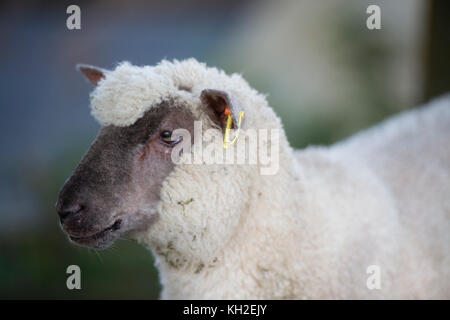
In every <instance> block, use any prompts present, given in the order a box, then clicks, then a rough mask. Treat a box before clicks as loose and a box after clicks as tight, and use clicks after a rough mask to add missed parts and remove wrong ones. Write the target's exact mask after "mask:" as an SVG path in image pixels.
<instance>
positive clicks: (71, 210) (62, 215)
mask: <svg viewBox="0 0 450 320" xmlns="http://www.w3.org/2000/svg"><path fill="white" fill-rule="evenodd" d="M84 209H85V207H84V206H83V205H81V204H78V203H77V204H74V205H70V206H66V207H62V208H60V210H59V211H58V214H59V219H60V221H61V223H63V222H64V220H66V218H67V217H69V216H70V215H74V214H76V213H79V212H81V211H83V210H84Z"/></svg>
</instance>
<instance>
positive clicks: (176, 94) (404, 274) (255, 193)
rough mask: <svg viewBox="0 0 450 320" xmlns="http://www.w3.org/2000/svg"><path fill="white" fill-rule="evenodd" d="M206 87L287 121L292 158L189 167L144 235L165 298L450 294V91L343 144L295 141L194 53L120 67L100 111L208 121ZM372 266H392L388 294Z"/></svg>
mask: <svg viewBox="0 0 450 320" xmlns="http://www.w3.org/2000/svg"><path fill="white" fill-rule="evenodd" d="M206 88H212V89H219V90H224V91H226V92H231V93H232V94H233V95H234V96H236V97H237V99H239V101H240V103H241V104H242V106H243V107H244V108H245V110H246V120H247V123H246V128H277V129H280V149H279V150H280V155H279V162H280V168H279V170H278V172H277V173H276V174H274V175H261V174H260V173H259V170H258V169H259V165H215V164H203V165H189V164H180V165H177V166H176V167H175V170H174V171H173V172H172V173H171V174H170V175H169V176H168V177H167V178H166V180H165V181H164V183H163V187H162V190H161V200H160V203H159V205H158V212H159V220H158V222H157V223H155V224H154V225H153V226H152V227H151V228H150V229H149V230H147V231H143V232H139V233H136V234H135V235H134V237H135V238H136V239H137V240H138V241H139V242H140V243H143V244H144V245H146V246H148V247H149V248H150V249H151V250H152V251H153V252H154V254H155V257H156V265H157V267H158V268H159V270H160V277H161V283H162V285H163V292H162V298H166V299H206V298H207V299H306V298H314V299H317V298H326V299H337V298H344V299H346V298H362V299H366V298H369V299H370V298H450V268H449V265H450V197H449V192H450V97H448V96H447V97H443V98H441V99H439V100H436V101H433V102H432V103H430V104H429V105H428V106H426V107H424V108H422V109H417V110H413V111H409V112H405V113H402V114H400V115H397V116H395V117H393V118H392V119H390V120H388V121H386V122H384V123H382V124H380V125H378V126H376V127H374V128H372V129H370V130H367V131H365V132H362V133H360V134H358V135H356V136H355V137H352V138H350V139H348V140H346V141H343V142H341V143H338V144H336V145H333V146H330V147H309V148H307V149H305V150H301V151H294V150H292V148H291V147H290V146H289V144H288V142H287V139H286V137H285V135H284V131H283V130H282V125H281V122H280V120H279V118H278V117H277V116H276V115H275V113H274V112H273V111H272V109H271V108H270V107H269V106H268V104H267V101H266V99H265V97H264V96H263V95H261V94H259V93H257V92H256V91H255V90H253V89H252V88H251V87H250V86H249V85H248V84H247V82H246V81H245V80H243V78H242V77H241V76H240V75H237V74H233V75H231V76H227V75H226V74H225V73H224V72H223V71H219V70H217V69H215V68H208V67H206V66H205V65H204V64H201V63H198V62H197V61H195V60H194V59H189V60H185V61H181V62H180V61H174V62H168V61H163V62H161V63H160V64H158V65H157V66H155V67H148V66H145V67H137V66H133V65H131V64H129V63H122V64H120V65H119V66H118V67H117V68H116V69H115V70H114V71H112V72H111V73H109V74H108V76H107V77H106V79H104V80H102V81H101V82H100V83H99V86H98V87H97V88H96V89H95V91H94V92H93V94H92V114H93V115H94V116H95V117H96V119H97V120H98V121H99V122H100V123H101V124H102V125H109V124H113V125H116V126H128V125H131V124H133V123H134V122H135V121H136V120H137V119H139V118H140V117H141V116H142V115H143V113H144V112H145V111H146V110H148V109H149V108H151V107H152V106H154V105H156V104H158V103H160V102H161V101H163V100H166V99H167V100H170V101H172V100H175V101H178V102H182V103H183V105H185V107H186V108H189V109H190V110H191V111H192V112H193V114H194V115H195V117H196V118H197V119H202V120H205V122H204V128H203V129H204V130H206V129H208V128H214V125H213V124H212V123H211V122H210V121H208V118H207V116H206V114H205V112H204V110H203V109H202V105H201V102H200V92H201V91H202V90H203V89H206ZM212 132H213V135H214V134H216V135H219V136H220V135H221V134H222V133H221V132H220V130H218V129H217V130H216V131H212ZM272 142H273V141H271V137H266V138H265V139H263V143H265V144H268V145H271V144H272ZM370 265H378V266H379V267H380V270H381V289H380V290H377V289H375V290H369V289H368V288H367V286H366V281H367V278H368V277H369V276H370V275H369V274H367V273H366V270H367V267H369V266H370Z"/></svg>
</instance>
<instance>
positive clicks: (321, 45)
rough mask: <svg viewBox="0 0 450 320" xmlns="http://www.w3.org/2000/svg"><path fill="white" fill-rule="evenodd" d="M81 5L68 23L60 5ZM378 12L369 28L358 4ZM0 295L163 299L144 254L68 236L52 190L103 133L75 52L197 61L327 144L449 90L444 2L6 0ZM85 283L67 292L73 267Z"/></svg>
mask: <svg viewBox="0 0 450 320" xmlns="http://www.w3.org/2000/svg"><path fill="white" fill-rule="evenodd" d="M70 4H77V5H79V6H80V8H81V30H68V29H67V28H66V19H67V17H68V16H69V15H68V14H67V13H66V8H67V6H68V5H70ZM371 4H376V5H378V6H379V7H380V9H381V29H380V30H369V29H368V28H367V27H366V19H367V18H368V16H369V14H367V13H366V9H367V7H368V6H369V5H371ZM0 35H1V39H2V41H1V47H0V48H1V49H0V106H1V116H0V153H1V158H0V178H1V179H0V298H8V299H11V298H44V299H48V298H51V299H55V298H62V299H70V298H78V299H90V298H100V299H106V298H117V299H130V298H144V299H152V298H158V296H159V292H160V289H161V287H160V284H159V281H158V274H157V270H156V269H155V268H154V266H153V258H152V256H151V254H150V252H149V251H148V250H146V249H145V248H143V247H141V246H139V245H137V244H135V243H134V242H132V241H130V240H120V241H118V242H117V243H116V244H115V245H114V246H113V247H112V248H110V249H108V250H106V251H95V250H88V249H83V248H79V247H75V246H74V245H71V244H70V243H69V242H68V241H67V239H66V237H65V236H64V235H63V233H62V232H61V230H60V228H59V225H58V219H57V215H56V212H55V209H54V204H55V202H56V198H57V194H58V191H59V188H60V187H61V186H62V184H63V183H64V181H65V179H66V178H67V177H68V176H69V175H70V173H71V172H72V170H73V169H74V168H75V166H76V165H77V163H78V161H79V160H80V159H81V157H82V155H83V153H84V152H85V151H86V150H87V148H88V147H89V145H90V143H91V141H92V140H93V138H94V137H95V135H96V132H97V130H98V129H99V126H98V124H97V123H96V122H95V120H94V119H93V118H92V117H91V116H90V115H89V107H88V105H89V98H88V94H89V92H90V91H91V90H92V87H91V86H90V85H89V84H88V83H87V82H86V81H84V79H83V78H82V77H81V75H80V74H78V73H77V72H76V70H75V64H76V63H79V62H84V63H89V64H93V65H97V66H101V67H104V68H113V67H114V66H115V65H116V64H117V62H119V61H123V60H128V61H130V62H132V63H133V64H137V65H152V64H155V63H157V62H158V61H160V60H161V59H163V58H166V59H174V58H176V59H184V58H188V57H195V58H197V59H198V60H200V61H204V62H206V63H207V64H208V65H211V66H217V67H219V68H222V69H224V70H225V71H226V72H228V73H231V72H240V73H243V75H244V77H245V78H246V79H247V80H248V81H249V83H250V84H251V85H252V86H253V87H254V88H256V89H257V90H258V91H260V92H263V93H267V94H268V100H269V103H270V105H271V106H272V107H273V108H274V109H275V110H276V112H277V113H278V114H279V115H280V117H281V118H282V120H283V123H284V125H285V129H286V131H287V135H288V138H289V140H290V142H291V144H292V145H293V146H294V147H297V148H303V147H305V146H307V145H310V144H330V143H333V142H335V141H337V140H340V139H343V138H345V137H347V136H349V135H351V134H353V133H355V132H357V131H359V130H361V129H364V128H367V127H369V126H371V125H372V124H374V123H377V122H379V121H380V120H382V119H384V118H386V117H388V116H389V115H392V114H395V113H398V112H400V111H402V110H405V109H409V108H414V107H417V106H418V105H420V104H421V103H424V102H426V101H429V100H430V99H432V98H433V97H436V96H439V95H441V94H443V93H445V92H448V91H450V2H449V1H445V0H441V1H422V0H396V1H388V0H387V1H378V0H370V1H366V0H363V1H361V0H327V1H313V0H309V1H295V0H293V1H268V0H266V1H256V0H253V1H242V0H241V1H238V0H220V1H219V0H215V1H206V0H204V1H203V0H184V1H172V0H165V1H162V0H161V1H145V2H143V1H72V2H64V1H58V2H56V1H55V2H46V1H2V2H0ZM71 264H76V265H79V266H80V267H81V270H82V271H81V275H82V284H81V285H82V290H72V291H70V290H68V289H67V288H66V279H67V276H68V275H67V274H66V273H65V272H66V268H67V266H68V265H71Z"/></svg>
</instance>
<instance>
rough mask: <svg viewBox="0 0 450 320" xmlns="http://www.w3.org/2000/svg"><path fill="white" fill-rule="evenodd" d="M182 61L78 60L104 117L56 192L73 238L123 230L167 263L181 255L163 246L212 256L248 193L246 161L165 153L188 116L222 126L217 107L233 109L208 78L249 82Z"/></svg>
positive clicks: (110, 236) (92, 240)
mask: <svg viewBox="0 0 450 320" xmlns="http://www.w3.org/2000/svg"><path fill="white" fill-rule="evenodd" d="M189 63H190V64H195V68H191V69H190V70H189V68H188V67H186V66H181V67H180V66H179V65H178V69H177V66H176V65H174V64H170V63H168V62H166V65H163V67H165V68H163V67H161V65H160V66H157V67H155V69H152V70H150V69H146V68H148V67H142V68H140V67H134V66H131V65H129V64H122V65H120V66H119V67H118V68H117V69H116V70H115V71H111V72H108V71H105V70H102V69H99V68H95V67H91V66H81V67H80V70H81V71H82V73H83V74H84V75H85V76H86V77H87V78H88V79H89V80H90V81H91V82H92V83H93V84H94V85H96V86H97V87H96V90H94V92H93V94H92V97H91V98H92V113H93V115H94V116H95V117H96V118H97V120H99V122H100V123H101V124H102V127H101V129H100V133H99V134H98V136H97V138H96V140H95V141H94V143H93V144H92V145H91V147H90V149H89V150H88V152H87V154H86V155H85V156H84V158H83V159H82V160H81V162H80V164H79V165H78V167H77V168H76V169H75V171H74V173H73V174H72V176H71V177H70V178H69V179H68V180H67V181H66V183H65V185H64V186H63V188H62V189H61V191H60V194H59V198H58V202H57V211H58V213H59V216H60V221H61V225H62V228H63V230H64V231H65V232H66V233H67V234H68V235H69V237H70V239H71V240H72V241H73V242H75V243H77V244H81V245H85V246H89V247H95V248H105V247H108V246H109V245H111V244H112V243H113V242H114V241H115V240H116V239H118V238H119V237H120V236H121V235H124V234H129V235H131V236H132V237H134V238H137V239H138V240H141V241H142V242H144V243H146V244H148V245H149V246H151V247H153V249H155V251H156V252H160V253H162V254H163V255H164V256H165V257H166V258H168V259H172V260H173V261H172V260H171V261H172V262H171V263H175V262H174V261H179V260H180V259H185V258H186V257H184V258H182V257H180V256H173V255H172V257H170V254H168V253H167V251H171V252H172V253H173V252H178V253H180V252H182V253H185V256H186V255H187V256H189V255H197V253H198V252H199V251H201V252H202V253H201V254H202V255H203V256H205V255H206V256H208V257H211V256H212V255H213V254H214V251H216V250H217V249H218V247H219V246H220V244H222V243H224V241H226V240H227V239H229V238H230V237H231V236H232V234H233V230H234V228H235V227H236V226H237V224H238V222H239V219H240V217H239V214H240V212H241V211H242V209H243V208H244V207H245V205H246V201H247V197H248V192H247V191H248V190H247V188H248V184H249V182H248V180H249V179H246V178H245V174H246V173H245V169H243V168H242V167H240V168H238V169H237V168H236V166H233V165H231V166H227V165H218V166H214V165H195V164H190V165H188V164H181V165H180V164H178V165H177V164H175V163H174V162H173V160H172V154H173V152H174V150H175V149H176V147H177V146H178V144H180V143H186V142H189V143H191V142H194V140H195V137H194V135H195V134H194V121H196V120H199V121H202V124H203V126H204V128H203V129H204V130H205V129H207V128H212V129H213V132H216V133H217V134H218V135H223V130H224V127H225V124H226V117H225V107H226V106H228V107H229V109H231V112H233V115H234V118H235V119H236V118H237V115H236V114H235V112H236V111H237V104H238V102H237V99H236V98H235V97H234V96H233V94H232V93H231V92H230V91H228V90H226V88H225V90H222V89H223V88H221V90H215V89H213V90H212V89H207V88H211V87H212V88H214V85H217V84H218V83H221V79H223V80H224V83H225V84H226V81H228V83H235V84H236V85H237V86H240V87H242V86H248V85H247V84H246V83H245V81H244V80H242V79H241V78H240V77H239V79H241V80H239V79H232V77H228V76H226V75H225V74H223V73H221V72H219V71H217V70H216V69H214V70H213V71H211V70H210V69H206V68H205V67H204V65H201V64H198V63H197V62H196V61H189V62H188V64H189ZM158 67H159V68H160V69H157V68H158ZM196 68H198V69H201V68H203V69H204V72H203V74H202V73H201V72H200V73H197V74H196V73H195V72H194V71H195V70H196ZM164 72H166V74H165V73H164ZM211 73H213V75H211ZM212 76H214V77H215V78H214V77H212ZM208 77H212V80H214V81H211V86H208V84H209V82H208ZM238 80H239V81H238ZM246 88H247V87H246ZM248 90H251V89H250V88H249V87H248ZM257 98H258V97H257ZM253 99H255V97H253ZM239 108H240V107H239ZM176 129H185V130H186V131H187V132H189V134H190V138H191V141H186V137H185V136H183V137H181V138H180V137H178V138H174V137H173V136H172V132H173V131H174V130H176ZM214 130H215V131H214ZM177 152H179V151H177ZM236 170H239V171H236ZM237 175H240V176H239V177H238V176H237ZM237 198H239V199H237ZM202 239H204V240H202ZM202 241H204V242H202ZM206 242H207V243H208V249H205V247H204V244H205V243H206Z"/></svg>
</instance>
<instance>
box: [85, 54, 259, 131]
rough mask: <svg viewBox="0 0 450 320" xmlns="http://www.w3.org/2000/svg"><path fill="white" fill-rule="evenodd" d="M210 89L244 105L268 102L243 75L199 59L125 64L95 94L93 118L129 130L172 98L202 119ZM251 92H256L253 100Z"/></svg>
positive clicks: (92, 103) (92, 105)
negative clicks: (202, 107)
mask: <svg viewBox="0 0 450 320" xmlns="http://www.w3.org/2000/svg"><path fill="white" fill-rule="evenodd" d="M208 88H214V89H218V90H223V91H227V92H230V93H232V94H234V95H235V96H238V97H240V98H241V102H242V103H245V102H247V101H248V103H250V104H251V103H253V101H251V100H250V98H252V99H256V100H259V101H258V102H259V104H261V103H262V102H264V97H263V96H262V95H258V94H257V92H256V91H254V90H253V89H251V88H250V87H249V85H248V83H247V82H246V81H245V80H244V79H243V78H242V77H241V76H240V75H239V74H232V75H231V76H228V75H226V74H225V73H224V72H223V71H221V70H220V71H219V70H217V69H216V68H207V67H206V65H205V64H204V63H200V62H198V61H197V60H195V59H187V60H184V61H177V60H175V61H174V62H169V61H166V60H163V61H162V62H161V63H159V64H158V65H156V66H144V67H138V66H134V65H131V64H130V63H128V62H122V63H120V64H119V65H118V66H117V67H116V68H115V69H114V70H113V71H112V72H109V73H108V75H107V77H106V78H105V79H102V80H101V81H100V82H99V84H98V86H97V87H96V89H95V90H94V91H93V92H92V94H91V110H92V115H93V116H94V117H95V118H96V119H97V121H98V122H99V123H100V124H101V125H103V126H107V125H115V126H119V127H123V126H129V125H132V124H133V123H135V122H136V121H137V120H138V119H139V118H141V117H142V116H143V115H144V113H145V112H146V111H147V110H149V109H150V108H152V107H155V106H157V105H158V104H159V103H161V102H162V101H164V100H167V99H170V98H172V99H176V100H182V101H185V102H187V103H189V102H194V103H191V111H193V112H194V114H196V115H198V114H199V112H198V110H197V107H198V105H199V102H200V101H199V99H200V93H201V91H202V90H204V89H208ZM186 89H188V90H186ZM247 92H252V93H253V94H252V96H248V94H247ZM248 118H250V117H248Z"/></svg>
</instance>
